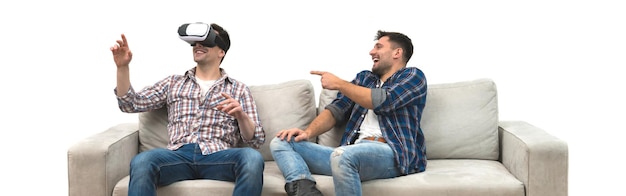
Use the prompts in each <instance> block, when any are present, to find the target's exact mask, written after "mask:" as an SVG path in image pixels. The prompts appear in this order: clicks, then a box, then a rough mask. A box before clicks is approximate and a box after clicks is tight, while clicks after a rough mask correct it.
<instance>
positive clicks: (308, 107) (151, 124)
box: [139, 80, 317, 160]
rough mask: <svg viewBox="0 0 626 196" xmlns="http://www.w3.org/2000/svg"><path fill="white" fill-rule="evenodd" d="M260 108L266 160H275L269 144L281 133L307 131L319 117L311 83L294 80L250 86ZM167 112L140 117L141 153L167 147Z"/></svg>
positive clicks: (262, 152) (149, 113) (164, 109)
mask: <svg viewBox="0 0 626 196" xmlns="http://www.w3.org/2000/svg"><path fill="white" fill-rule="evenodd" d="M249 88H250V92H251V93H252V97H253V98H254V101H255V103H256V105H257V111H258V115H259V119H260V121H261V126H263V129H264V130H265V143H264V144H263V145H262V146H261V148H260V149H259V151H260V152H261V154H262V155H263V158H264V159H265V160H273V158H272V155H271V153H270V150H269V143H270V142H271V139H273V138H274V137H275V135H276V133H277V132H278V131H280V130H282V129H289V128H301V129H304V128H306V126H308V125H309V123H311V121H312V120H313V119H314V118H315V116H316V114H317V113H316V105H315V93H314V89H313V85H312V84H311V82H310V81H308V80H292V81H286V82H283V83H277V84H266V85H250V86H249ZM167 122H168V120H167V109H166V108H161V109H158V110H154V111H150V112H143V113H140V114H139V147H140V150H141V151H145V150H148V149H152V148H156V147H166V146H167V141H168V139H169V138H168V136H167Z"/></svg>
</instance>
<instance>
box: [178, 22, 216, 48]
mask: <svg viewBox="0 0 626 196" xmlns="http://www.w3.org/2000/svg"><path fill="white" fill-rule="evenodd" d="M178 37H180V39H182V40H183V41H185V42H187V43H189V44H190V45H191V46H195V45H196V43H198V42H199V43H201V44H202V45H203V46H206V47H209V48H212V47H215V46H218V47H220V48H221V49H223V50H224V51H227V50H228V48H229V47H228V45H226V43H225V42H224V41H223V40H222V38H221V37H220V36H219V35H218V34H217V33H215V31H214V30H213V28H211V25H209V24H206V23H202V22H196V23H185V24H182V25H180V27H178Z"/></svg>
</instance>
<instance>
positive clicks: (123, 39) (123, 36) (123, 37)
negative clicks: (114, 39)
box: [122, 33, 128, 47]
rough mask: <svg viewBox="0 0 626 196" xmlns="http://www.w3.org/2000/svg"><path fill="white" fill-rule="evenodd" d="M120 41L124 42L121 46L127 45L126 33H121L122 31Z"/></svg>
mask: <svg viewBox="0 0 626 196" xmlns="http://www.w3.org/2000/svg"><path fill="white" fill-rule="evenodd" d="M122 42H123V43H124V45H122V46H126V47H128V41H126V35H124V34H123V33H122Z"/></svg>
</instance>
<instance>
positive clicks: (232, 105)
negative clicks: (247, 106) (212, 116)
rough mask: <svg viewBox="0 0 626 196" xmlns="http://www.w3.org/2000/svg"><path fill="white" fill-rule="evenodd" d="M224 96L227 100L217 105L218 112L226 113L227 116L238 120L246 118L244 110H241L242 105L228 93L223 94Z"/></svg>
mask: <svg viewBox="0 0 626 196" xmlns="http://www.w3.org/2000/svg"><path fill="white" fill-rule="evenodd" d="M222 96H223V97H224V98H226V99H224V100H223V101H221V102H220V103H219V104H217V106H216V108H217V109H218V110H220V111H222V112H225V113H227V114H230V115H231V116H234V117H235V118H237V119H239V118H242V117H245V115H246V113H244V112H243V109H242V108H241V104H239V101H237V100H235V99H234V98H232V97H231V96H230V95H228V94H226V93H222Z"/></svg>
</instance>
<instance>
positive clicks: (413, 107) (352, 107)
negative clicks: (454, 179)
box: [326, 67, 427, 174]
mask: <svg viewBox="0 0 626 196" xmlns="http://www.w3.org/2000/svg"><path fill="white" fill-rule="evenodd" d="M379 81H380V77H378V76H377V75H375V74H374V73H372V72H371V71H362V72H360V73H358V74H357V76H356V78H355V79H354V80H353V81H352V83H353V84H356V85H359V86H364V87H368V88H376V85H377V84H378V82H379ZM380 88H382V90H383V91H384V92H385V94H386V96H385V98H384V101H383V102H382V104H380V105H375V106H374V113H376V115H378V122H379V124H380V129H381V131H382V134H383V137H384V138H385V140H387V143H388V144H389V146H391V148H392V149H393V152H394V155H395V159H396V160H395V161H396V163H397V166H398V168H399V169H400V171H401V172H402V173H403V174H411V173H416V172H422V171H424V170H425V169H426V146H425V145H424V134H423V133H422V128H421V127H420V119H421V118H422V111H423V110H424V106H425V104H426V90H427V85H426V77H425V76H424V73H423V72H422V71H421V70H420V69H418V68H415V67H407V68H404V69H401V70H399V71H397V72H396V73H394V74H393V75H392V76H391V77H390V78H389V79H387V81H385V82H384V84H383V86H382V87H380ZM326 109H329V110H330V111H331V112H332V113H333V116H334V118H335V119H336V120H337V122H338V123H339V122H342V121H345V119H348V121H347V124H346V130H345V133H344V134H343V138H342V139H341V145H349V144H351V143H352V142H353V141H354V140H356V138H358V136H359V134H358V132H359V130H358V129H359V127H360V126H361V123H362V122H363V120H364V118H365V115H366V114H367V108H364V107H362V106H360V105H358V104H356V103H355V102H354V101H352V100H350V98H348V97H346V96H345V95H343V94H342V93H338V94H337V99H335V100H334V101H333V102H332V103H331V104H329V105H328V106H326Z"/></svg>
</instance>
